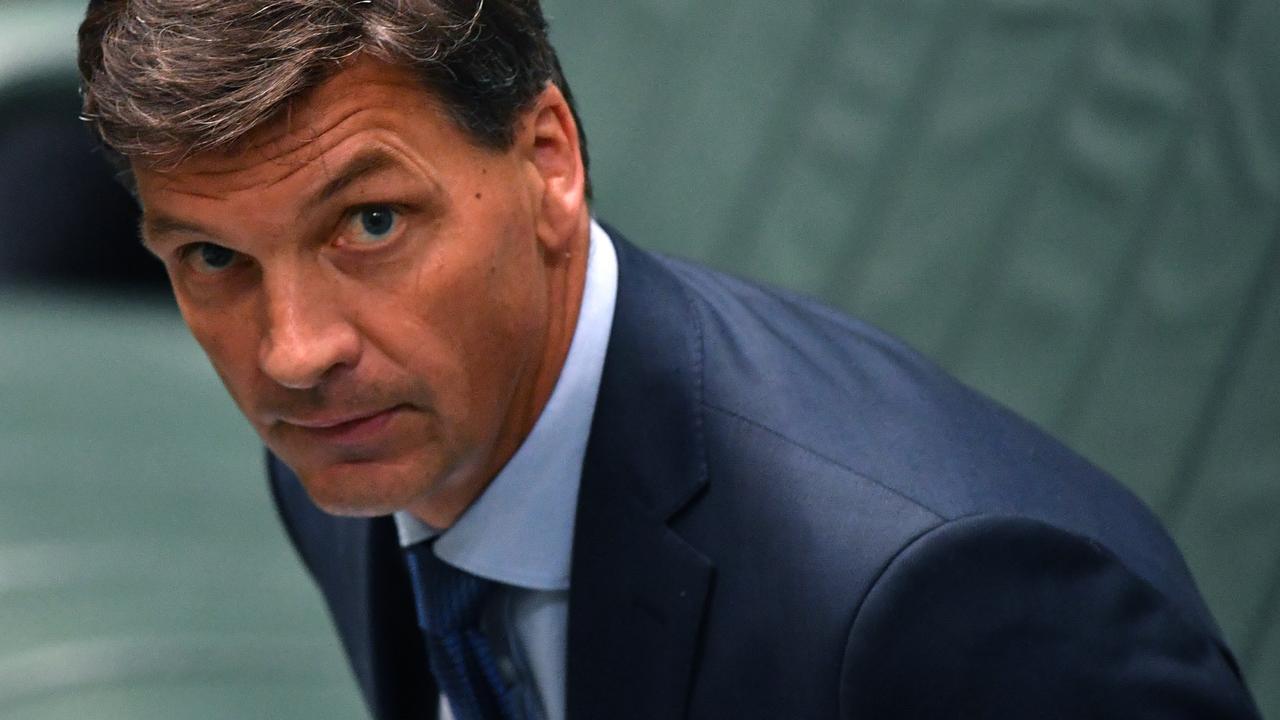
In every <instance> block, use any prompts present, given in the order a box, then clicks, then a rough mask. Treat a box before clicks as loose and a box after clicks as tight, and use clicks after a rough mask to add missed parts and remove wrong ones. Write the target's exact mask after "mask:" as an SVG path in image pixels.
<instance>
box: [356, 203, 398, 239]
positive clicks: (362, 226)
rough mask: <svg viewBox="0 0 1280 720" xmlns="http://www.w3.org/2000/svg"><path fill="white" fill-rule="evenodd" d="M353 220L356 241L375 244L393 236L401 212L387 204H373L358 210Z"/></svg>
mask: <svg viewBox="0 0 1280 720" xmlns="http://www.w3.org/2000/svg"><path fill="white" fill-rule="evenodd" d="M352 220H353V222H354V224H355V226H356V227H355V230H356V232H355V238H356V242H357V243H364V244H368V245H373V244H376V243H379V242H382V241H383V240H386V239H387V238H388V237H390V236H391V233H392V232H393V231H394V230H395V229H396V225H397V224H398V223H399V222H400V213H398V212H396V210H395V209H394V208H391V207H388V206H386V205H371V206H369V207H366V208H361V209H360V210H358V211H356V214H355V217H353V218H352Z"/></svg>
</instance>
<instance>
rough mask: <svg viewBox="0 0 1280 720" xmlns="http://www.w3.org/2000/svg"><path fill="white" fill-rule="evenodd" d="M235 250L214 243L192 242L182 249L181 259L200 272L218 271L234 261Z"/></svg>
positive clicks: (211, 272)
mask: <svg viewBox="0 0 1280 720" xmlns="http://www.w3.org/2000/svg"><path fill="white" fill-rule="evenodd" d="M236 255H237V253H236V251H235V250H232V249H230V248H225V247H222V246H221V245H216V244H214V243H207V242H202V243H193V244H191V245H188V246H187V247H186V248H184V249H183V253H182V259H183V260H184V261H185V262H187V263H188V264H190V265H191V267H192V268H193V269H194V270H195V271H196V272H200V273H205V274H213V273H219V272H222V271H223V270H226V269H227V268H229V267H231V266H232V265H234V264H235V262H236Z"/></svg>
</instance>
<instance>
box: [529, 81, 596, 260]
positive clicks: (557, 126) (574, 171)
mask: <svg viewBox="0 0 1280 720" xmlns="http://www.w3.org/2000/svg"><path fill="white" fill-rule="evenodd" d="M526 122H527V125H526V127H525V132H526V133H528V136H527V137H526V138H525V142H526V147H527V148H528V150H529V157H530V160H531V162H532V164H533V167H534V169H535V171H536V172H537V174H538V177H539V179H540V181H541V188H542V193H541V197H540V201H539V207H538V235H539V237H540V238H542V241H543V243H544V244H546V245H547V249H548V250H550V251H553V252H560V253H563V252H568V251H569V250H570V249H571V247H572V244H573V242H574V238H575V236H576V235H577V234H578V233H579V230H580V228H581V226H582V225H583V223H584V218H585V217H586V196H585V180H586V173H585V171H584V170H583V167H582V152H581V148H579V146H578V127H577V123H576V122H575V121H574V119H573V113H572V112H571V111H570V109H569V104H568V102H567V101H566V100H565V98H564V95H563V94H562V93H561V92H560V89H559V88H558V87H556V86H555V85H548V86H547V88H546V90H544V91H543V92H542V95H541V96H539V98H538V100H537V102H536V103H535V104H534V106H533V109H532V110H531V111H530V114H529V116H528V119H527V121H526Z"/></svg>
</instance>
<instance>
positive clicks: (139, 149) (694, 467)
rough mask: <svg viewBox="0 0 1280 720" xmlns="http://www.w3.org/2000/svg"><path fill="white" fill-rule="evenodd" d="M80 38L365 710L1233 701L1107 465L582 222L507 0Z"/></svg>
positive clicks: (692, 711) (374, 8) (193, 316)
mask: <svg viewBox="0 0 1280 720" xmlns="http://www.w3.org/2000/svg"><path fill="white" fill-rule="evenodd" d="M81 68H82V73H83V75H84V87H85V114H86V116H87V117H88V118H89V119H90V120H91V121H92V122H93V123H94V124H95V126H96V127H97V129H98V130H99V132H100V133H101V135H102V137H103V139H104V141H105V142H106V144H107V145H108V146H109V147H111V148H113V149H114V150H115V151H116V152H118V153H119V154H120V155H121V156H122V157H123V158H124V159H125V160H127V161H128V167H129V169H130V174H131V177H132V178H133V180H134V181H135V182H136V187H137V192H138V196H139V197H140V199H141V201H142V204H143V208H144V221H143V234H144V241H145V243H146V245H147V247H148V248H149V249H150V250H151V251H152V252H154V253H155V254H156V255H157V256H158V257H160V258H161V259H162V260H163V261H164V263H165V266H166V268H167V270H168V272H169V276H170V279H171V282H172V284H173V288H174V293H175V296H176V297H177V300H178V303H179V306H180V308H181V310H182V313H183V316H184V318H185V319H186V321H187V323H188V324H189V326H190V327H191V330H192V332H193V334H194V335H195V337H196V339H197V340H198V341H199V342H200V343H201V345H202V346H203V348H204V349H205V351H206V352H207V353H208V354H209V357H210V359H211V360H212V362H213V365H214V367H215V368H216V369H217V371H218V372H219V374H220V376H221V377H222V379H223V381H224V383H225V384H226V386H227V388H228V390H229V391H230V393H231V395H232V397H233V398H234V399H235V401H236V402H237V404H238V405H239V407H240V408H241V410H242V411H243V412H244V414H245V415H246V417H247V418H248V419H249V421H250V422H251V423H252V424H253V426H254V427H255V429H256V430H257V431H258V433H259V434H260V435H261V436H262V438H263V440H264V442H265V443H266V445H267V446H268V448H269V449H270V451H271V455H270V457H269V462H268V466H269V472H270V476H271V487H272V490H273V492H274V493H275V498H276V501H277V504H278V507H279V509H280V512H281V517H282V519H283V521H284V523H285V526H286V527H287V529H288V531H289V534H290V537H291V539H292V540H293V542H294V544H295V545H296V547H297V548H298V550H299V552H300V554H301V556H302V559H303V560H304V562H305V563H306V565H307V567H308V569H309V570H310V572H311V573H312V575H313V577H314V578H315V580H316V581H317V583H318V584H319V586H320V588H321V590H322V592H323V593H324V595H325V598H326V600H327V602H328V603H329V607H330V610H331V612H332V614H333V618H334V621H335V623H336V625H337V627H338V630H339V633H340V635H341V637H342V639H343V642H344V645H345V648H346V650H347V653H348V655H349V657H350V660H351V663H352V666H353V668H354V670H355V674H356V677H357V679H358V681H359V684H360V687H361V689H362V691H363V692H364V694H365V697H366V699H367V701H368V703H369V706H370V708H371V711H372V712H373V714H374V715H375V716H376V717H379V718H427V717H434V716H436V712H437V708H439V709H440V712H441V713H451V714H453V715H455V716H457V717H459V718H497V717H501V718H547V719H549V720H551V719H558V718H566V717H567V718H576V719H586V718H681V717H687V718H724V717H732V718H757V717H758V718H835V717H841V718H852V717H876V718H879V717H998V718H1006V717H1064V718H1066V717H1071V718H1074V717H1115V718H1134V717H1160V718H1169V717H1186V718H1191V717H1214V718H1247V717H1256V711H1255V710H1254V709H1253V706H1252V702H1251V700H1250V698H1249V696H1248V693H1247V691H1246V690H1245V689H1244V686H1243V684H1242V682H1241V680H1240V677H1239V672H1238V669H1237V668H1236V665H1235V662H1234V660H1233V659H1232V658H1231V655H1230V652H1229V651H1228V650H1227V648H1226V647H1225V646H1224V644H1223V642H1222V640H1221V638H1220V636H1219V634H1218V631H1217V629H1216V628H1215V626H1214V623H1213V620H1212V619H1211V617H1210V616H1209V613H1208V611H1207V610H1206V608H1205V607H1204V605H1203V603H1202V601H1201V600H1200V598H1199V596H1198V594H1197V592H1196V590H1195V588H1194V585H1193V583H1192V581H1191V579H1190V578H1189V576H1188V574H1187V571H1186V569H1185V567H1184V565H1183V563H1182V560H1181V558H1180V557H1179V555H1178V553H1177V551H1176V549H1175V548H1174V547H1173V545H1172V543H1171V542H1170V541H1169V539H1168V538H1167V537H1166V535H1165V534H1164V533H1163V531H1161V530H1160V528H1159V526H1158V524H1157V523H1156V521H1155V520H1154V519H1153V518H1152V517H1151V516H1150V514H1149V513H1148V512H1147V511H1146V510H1145V509H1144V508H1143V507H1142V506H1141V505H1140V503H1139V502H1138V501H1137V500H1135V499H1134V498H1133V497H1132V496H1131V495H1129V494H1128V493H1127V492H1125V491H1124V490H1122V489H1121V488H1120V487H1119V486H1118V485H1116V484H1115V483H1114V482H1113V481H1112V480H1110V479H1109V478H1107V477H1106V476H1104V475H1103V474H1102V473H1100V472H1099V471H1098V470H1096V469H1094V468H1092V467H1091V466H1089V465H1088V464H1087V463H1085V462H1084V461H1082V460H1081V459H1079V458H1078V457H1076V456H1075V455H1073V454H1071V453H1070V452H1069V451H1067V450H1065V449H1064V448H1062V447H1061V446H1060V445H1058V444H1057V443H1055V442H1054V441H1052V440H1050V439H1048V438H1047V437H1045V436H1044V435H1042V434H1041V433H1039V432H1038V431H1037V430H1035V429H1034V428H1032V427H1030V426H1028V425H1027V424H1026V423H1024V422H1022V421H1020V420H1018V419H1016V418H1014V417H1012V416H1011V415H1010V414H1009V413H1007V412H1006V411H1004V410H1002V409H1000V408H998V407H995V406H994V405H993V404H992V403H990V402H988V401H986V400H984V399H982V398H981V397H978V396H976V395H975V394H973V393H972V392H970V391H968V390H966V389H965V388H963V387H961V386H959V385H958V384H956V383H955V382H954V381H952V380H950V379H949V378H947V377H946V376H944V375H943V374H942V373H940V372H939V371H938V370H936V369H935V368H933V367H932V366H931V365H929V364H928V363H927V362H925V361H924V360H922V359H920V358H919V357H917V356H916V355H914V354H913V353H911V352H910V351H909V350H907V349H905V348H903V347H901V346H900V345H899V344H898V343H896V342H895V341H893V340H891V339H889V338H887V337H885V336H883V335H881V334H880V333H878V332H876V331H874V330H872V329H869V328H867V327H866V326H864V325H862V324H860V323H858V322H856V321H853V320H851V319H849V318H846V317H843V316H841V315H839V314H837V313H835V312H833V311H830V310H827V309H824V308H821V307H819V306H817V305H815V304H813V303H811V302H809V301H807V300H803V299H799V298H795V297H792V296H789V295H785V294H778V293H774V292H770V291H767V290H763V289H760V288H758V287H755V286H752V285H750V284H747V283H743V282H740V281H737V280H733V279H730V278H727V277H724V276H721V275H718V274H716V273H714V272H711V271H708V270H705V269H702V268H698V267H696V266H692V265H689V264H685V263H681V262H677V261H673V260H669V259H665V258H659V257H655V256H653V255H650V254H648V253H645V252H644V251H641V250H639V249H637V248H635V247H634V246H632V245H630V244H629V243H627V242H626V241H625V240H624V239H623V238H622V237H621V236H620V235H619V234H618V233H616V232H615V231H613V230H611V229H607V228H604V227H603V226H601V225H599V224H597V223H596V222H595V221H594V220H593V219H592V217H591V214H590V211H589V204H588V196H589V192H588V190H587V187H588V186H587V162H586V153H585V145H584V142H583V139H582V135H581V133H580V130H579V124H578V122H577V120H576V117H575V113H574V110H573V105H572V100H571V96H570V94H569V91H568V87H567V85H566V84H565V81H564V78H563V77H562V74H561V72H560V69H559V65H558V62H557V61H556V58H555V54H554V51H553V50H552V49H551V47H550V45H549V44H548V42H547V37H546V27H545V23H544V21H543V18H542V14H541V11H540V9H539V7H538V4H537V2H536V1H534V0H488V1H487V2H483V3H475V2H470V3H469V2H460V1H454V2H438V1H434V0H417V1H416V2H405V1H400V2H396V1H393V0H368V1H366V2H359V3H347V2H339V1H338V0H290V1H289V2H249V1H248V0H223V1H221V2H218V3H209V2H207V1H206V0H167V1H166V2H160V1H159V0H106V1H105V2H96V3H93V4H91V7H90V11H89V14H88V16H87V18H86V21H85V24H84V26H83V27H82V30H81Z"/></svg>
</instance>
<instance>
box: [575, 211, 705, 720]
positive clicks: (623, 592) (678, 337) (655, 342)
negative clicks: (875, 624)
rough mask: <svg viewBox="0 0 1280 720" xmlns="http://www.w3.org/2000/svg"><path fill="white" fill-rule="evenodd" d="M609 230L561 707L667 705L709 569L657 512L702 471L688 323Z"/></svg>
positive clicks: (693, 639) (666, 282)
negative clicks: (599, 369) (609, 310)
mask: <svg viewBox="0 0 1280 720" xmlns="http://www.w3.org/2000/svg"><path fill="white" fill-rule="evenodd" d="M610 235H611V236H612V237H613V238H614V242H615V246H616V248H617V252H618V300H617V307H616V311H615V316H614V325H613V332H612V335H611V336H610V340H609V349H608V354H607V356H606V359H605V367H604V373H603V377H602V379H601V385H600V395H599V398H598V400H597V404H596V413H595V419H594V421H593V424H592V431H591V438H590V441H589V443H588V446H587V454H586V459H585V461H584V468H583V480H582V488H581V491H580V494H579V498H578V509H577V529H576V531H575V536H574V550H573V561H572V569H571V573H572V583H571V586H570V591H569V597H570V599H569V638H568V708H569V709H568V716H569V718H570V720H582V719H585V718H596V717H612V718H626V717H636V718H655V717H662V718H677V717H680V716H682V715H683V713H684V707H685V704H686V701H687V695H688V690H689V683H690V680H691V678H692V674H693V671H694V661H695V655H696V649H697V638H698V635H699V628H700V626H701V622H702V615H703V610H704V601H705V599H706V596H707V593H708V591H709V589H710V585H711V579H712V567H711V564H710V562H709V561H708V560H707V558H705V557H704V556H703V555H701V554H700V553H699V552H698V551H697V550H695V549H694V548H693V547H691V546H689V545H688V544H687V543H686V542H685V541H684V540H683V539H682V538H681V537H680V536H679V535H678V534H676V532H675V531H674V530H673V529H671V528H670V527H669V526H668V524H667V521H668V520H670V519H671V518H672V517H673V516H674V515H676V514H677V513H678V512H679V511H680V510H682V509H683V508H685V507H686V506H687V505H688V504H689V503H690V501H692V500H693V499H694V498H695V497H696V496H697V494H698V493H699V491H700V490H701V489H702V488H703V487H704V486H705V484H706V482H707V464H706V455H705V448H704V446H703V439H702V414H701V407H702V402H701V390H702V378H701V371H702V343H701V332H700V330H699V325H698V318H697V317H696V315H695V313H694V310H693V308H692V307H691V306H690V301H689V298H688V296H687V291H686V289H685V287H684V285H683V284H682V283H681V282H680V281H679V280H678V279H677V278H676V276H675V275H674V274H673V273H672V272H671V271H670V270H668V269H666V268H665V267H663V266H662V265H661V264H659V262H658V261H657V260H655V259H654V258H653V257H652V256H649V255H647V254H645V253H643V252H641V251H640V250H637V249H636V248H634V247H632V246H631V245H629V244H628V243H627V242H626V241H625V240H624V239H622V237H621V235H619V234H618V233H617V232H616V231H614V230H612V229H610Z"/></svg>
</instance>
